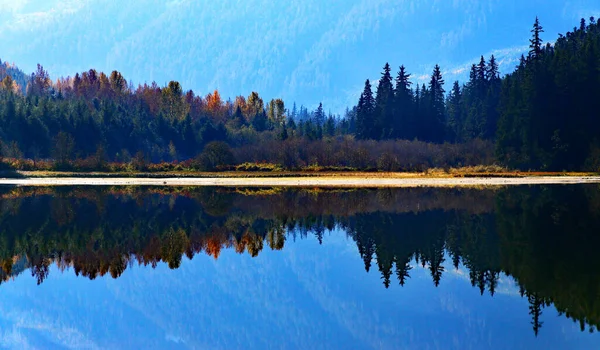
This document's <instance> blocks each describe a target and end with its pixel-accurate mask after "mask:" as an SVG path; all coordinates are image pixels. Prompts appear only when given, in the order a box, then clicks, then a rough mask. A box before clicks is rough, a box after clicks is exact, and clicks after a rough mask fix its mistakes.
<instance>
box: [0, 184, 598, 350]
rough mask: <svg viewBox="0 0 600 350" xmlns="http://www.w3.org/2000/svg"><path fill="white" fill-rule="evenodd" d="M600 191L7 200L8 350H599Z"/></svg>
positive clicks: (177, 191)
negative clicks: (191, 349)
mask: <svg viewBox="0 0 600 350" xmlns="http://www.w3.org/2000/svg"><path fill="white" fill-rule="evenodd" d="M599 247H600V186H599V185H568V186H567V185H552V186H516V187H498V188H489V189H486V188H436V189H434V188H411V189H351V190H344V189H318V188H303V189H302V188H300V189H285V188H213V187H204V188H193V187H187V188H183V187H118V186H117V187H60V188H49V187H10V186H6V187H0V281H1V283H0V347H2V348H19V349H23V348H88V349H94V348H110V349H117V348H153V349H156V348H196V349H265V348H284V349H335V348H340V349H402V348H415V349H430V348H443V349H470V348H473V349H484V348H485V349H487V348H493V349H496V348H498V349H549V348H551V349H592V348H598V347H600V336H599V335H598V334H597V328H598V327H600V254H598V249H599Z"/></svg>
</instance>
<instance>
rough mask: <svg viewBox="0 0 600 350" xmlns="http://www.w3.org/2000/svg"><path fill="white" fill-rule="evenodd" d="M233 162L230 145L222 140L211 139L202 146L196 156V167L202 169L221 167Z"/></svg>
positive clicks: (208, 169) (209, 169)
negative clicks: (211, 140) (200, 151)
mask: <svg viewBox="0 0 600 350" xmlns="http://www.w3.org/2000/svg"><path fill="white" fill-rule="evenodd" d="M233 163H234V158H233V152H232V151H231V147H229V145H228V144H227V143H225V142H222V141H213V142H210V143H208V144H207V145H206V146H204V150H203V151H202V153H200V155H199V156H198V157H196V168H197V169H199V170H202V171H214V170H218V169H219V168H221V169H223V168H226V167H228V166H231V165H232V164H233Z"/></svg>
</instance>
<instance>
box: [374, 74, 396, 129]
mask: <svg viewBox="0 0 600 350" xmlns="http://www.w3.org/2000/svg"><path fill="white" fill-rule="evenodd" d="M374 113H375V115H374V117H375V127H374V129H373V130H372V134H371V138H373V139H375V140H379V139H386V138H389V137H390V136H391V135H392V131H393V117H394V114H393V113H394V87H393V85H392V75H391V68H390V65H389V64H388V63H386V64H385V66H384V67H383V72H382V73H381V79H379V85H378V86H377V93H376V97H375V112H374Z"/></svg>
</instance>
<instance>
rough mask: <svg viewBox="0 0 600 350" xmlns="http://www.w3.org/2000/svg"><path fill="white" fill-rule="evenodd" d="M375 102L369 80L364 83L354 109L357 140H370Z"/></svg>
mask: <svg viewBox="0 0 600 350" xmlns="http://www.w3.org/2000/svg"><path fill="white" fill-rule="evenodd" d="M374 110H375V100H374V98H373V92H372V90H371V82H370V81H369V79H367V80H366V81H365V88H364V90H363V93H362V94H361V95H360V99H359V101H358V106H357V109H356V136H357V138H359V139H363V140H364V139H368V138H371V135H372V134H373V129H374V119H373V117H374Z"/></svg>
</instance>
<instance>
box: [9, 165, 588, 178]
mask: <svg viewBox="0 0 600 350" xmlns="http://www.w3.org/2000/svg"><path fill="white" fill-rule="evenodd" d="M561 176H565V177H589V176H600V173H597V172H543V171H510V170H504V169H502V170H498V169H485V168H483V169H481V168H477V167H474V168H473V167H469V168H452V169H446V170H444V169H437V168H436V169H429V170H427V171H424V172H363V171H344V172H337V171H319V172H314V171H274V172H272V171H269V172H262V171H252V172H247V171H222V172H199V171H168V172H131V171H128V172H73V171H46V170H43V171H39V170H38V171H4V172H0V177H2V178H159V179H160V178H306V177H318V178H364V179H373V178H387V179H416V178H522V177H561Z"/></svg>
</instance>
